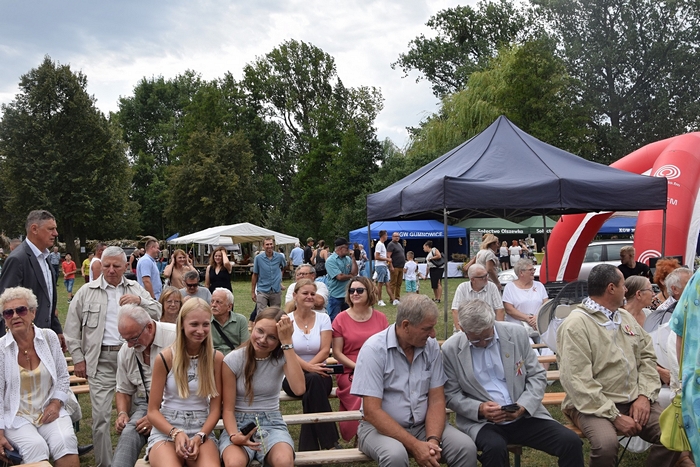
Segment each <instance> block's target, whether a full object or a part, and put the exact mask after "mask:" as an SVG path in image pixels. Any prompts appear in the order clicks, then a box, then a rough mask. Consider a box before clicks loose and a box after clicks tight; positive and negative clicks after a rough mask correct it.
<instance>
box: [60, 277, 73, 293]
mask: <svg viewBox="0 0 700 467" xmlns="http://www.w3.org/2000/svg"><path fill="white" fill-rule="evenodd" d="M74 282H75V279H64V280H63V283H64V284H65V286H66V290H67V291H68V293H73V283H74Z"/></svg>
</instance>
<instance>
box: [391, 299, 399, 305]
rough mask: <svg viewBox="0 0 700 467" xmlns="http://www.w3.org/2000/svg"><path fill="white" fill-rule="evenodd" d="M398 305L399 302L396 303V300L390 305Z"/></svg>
mask: <svg viewBox="0 0 700 467" xmlns="http://www.w3.org/2000/svg"><path fill="white" fill-rule="evenodd" d="M399 303H401V302H400V301H398V300H394V302H393V303H392V305H394V306H396V305H398V304H399Z"/></svg>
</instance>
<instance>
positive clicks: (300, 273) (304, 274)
mask: <svg viewBox="0 0 700 467" xmlns="http://www.w3.org/2000/svg"><path fill="white" fill-rule="evenodd" d="M314 274H315V273H314V272H298V273H297V277H303V276H313V275H314Z"/></svg>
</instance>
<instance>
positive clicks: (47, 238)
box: [0, 210, 66, 350]
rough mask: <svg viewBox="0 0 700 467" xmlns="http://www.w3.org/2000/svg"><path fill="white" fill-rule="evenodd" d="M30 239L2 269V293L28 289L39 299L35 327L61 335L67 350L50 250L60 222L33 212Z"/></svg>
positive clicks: (0, 327)
mask: <svg viewBox="0 0 700 467" xmlns="http://www.w3.org/2000/svg"><path fill="white" fill-rule="evenodd" d="M25 228H26V232H27V238H26V239H25V240H24V241H23V242H22V243H20V244H19V246H17V247H16V248H15V249H14V250H12V253H10V256H8V257H7V259H6V260H5V264H3V266H2V275H1V276H0V293H2V292H4V291H5V289H8V288H10V287H25V288H27V289H30V290H31V291H32V292H34V295H36V298H37V302H38V306H37V309H36V317H35V318H34V324H35V325H36V326H37V327H40V328H50V329H53V331H54V332H55V333H56V334H58V337H59V339H60V340H61V345H62V346H63V347H64V350H65V346H66V344H65V340H64V339H63V330H62V329H61V323H60V322H59V321H58V315H57V314H56V312H55V310H56V306H57V305H56V303H57V299H56V297H57V295H56V278H55V277H54V275H53V273H52V272H53V269H52V268H51V266H50V265H49V263H48V262H47V259H48V256H49V248H51V246H52V245H53V243H54V240H55V239H56V237H58V231H57V230H56V218H54V217H53V214H51V213H50V212H48V211H43V210H40V211H32V212H30V213H29V215H28V216H27V222H26V224H25ZM4 335H5V323H4V322H2V323H1V324H0V336H4Z"/></svg>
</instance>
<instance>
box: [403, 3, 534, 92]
mask: <svg viewBox="0 0 700 467" xmlns="http://www.w3.org/2000/svg"><path fill="white" fill-rule="evenodd" d="M426 26H428V27H430V28H431V29H433V30H434V31H435V32H436V33H437V35H436V36H435V37H433V38H426V37H425V36H424V35H423V34H421V35H420V36H418V37H417V38H415V39H413V40H412V41H411V42H410V43H409V50H408V52H407V53H403V54H400V55H399V59H398V60H397V61H396V62H394V63H392V64H391V67H392V68H397V67H399V68H401V69H402V70H403V72H404V73H405V74H406V75H408V73H409V72H410V71H412V70H417V71H419V72H420V73H422V76H419V77H418V80H421V79H426V80H428V81H430V83H431V84H432V87H433V93H434V94H435V95H436V96H438V97H443V96H446V95H448V94H451V93H454V92H457V91H460V90H462V89H464V86H465V85H466V84H467V80H468V79H469V75H471V74H472V73H473V72H475V71H478V70H481V69H483V67H484V66H486V64H487V63H488V60H489V59H490V58H491V57H492V56H494V55H495V54H496V51H497V50H498V49H499V48H500V47H503V46H506V45H509V44H511V43H514V42H516V41H518V40H523V39H524V38H525V36H526V34H527V33H529V31H530V30H531V29H532V27H533V23H532V20H531V18H530V14H529V12H527V11H526V10H524V9H522V8H519V7H517V6H515V5H514V4H513V3H512V2H510V1H508V0H498V1H496V2H492V1H481V2H479V3H478V6H477V9H474V8H472V7H471V6H458V7H455V8H448V9H446V10H442V11H440V12H438V14H436V15H435V16H433V17H431V18H430V19H429V20H428V22H427V23H426Z"/></svg>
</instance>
